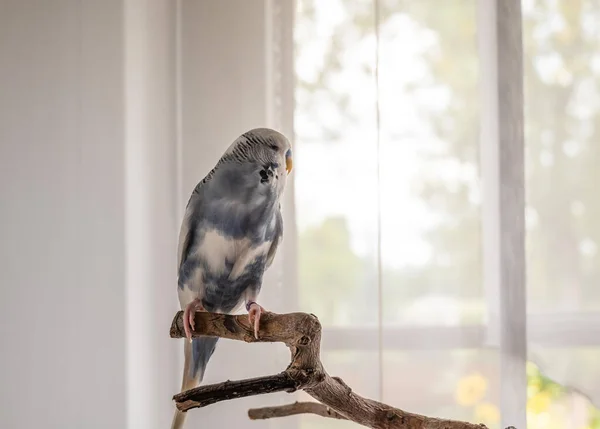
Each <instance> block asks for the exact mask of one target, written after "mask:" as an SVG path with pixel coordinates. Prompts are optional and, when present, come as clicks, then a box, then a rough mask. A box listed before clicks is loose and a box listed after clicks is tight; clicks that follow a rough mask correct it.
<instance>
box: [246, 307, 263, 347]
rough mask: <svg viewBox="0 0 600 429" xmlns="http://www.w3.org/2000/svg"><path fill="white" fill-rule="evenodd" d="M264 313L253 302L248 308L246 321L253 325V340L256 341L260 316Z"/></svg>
mask: <svg viewBox="0 0 600 429" xmlns="http://www.w3.org/2000/svg"><path fill="white" fill-rule="evenodd" d="M264 311H265V309H264V308H262V307H261V306H260V305H258V304H257V303H255V302H253V303H251V304H250V306H249V308H248V320H249V321H250V324H251V325H254V338H256V339H257V340H258V329H259V327H260V315H261V314H262V313H263V312H264Z"/></svg>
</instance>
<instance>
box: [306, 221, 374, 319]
mask: <svg viewBox="0 0 600 429" xmlns="http://www.w3.org/2000/svg"><path fill="white" fill-rule="evenodd" d="M299 246H300V249H299V252H298V254H299V261H298V264H299V275H300V284H301V285H302V289H301V290H300V301H301V307H302V308H303V309H305V311H309V312H313V313H315V314H318V315H319V319H320V320H321V321H322V322H323V323H324V324H332V323H334V322H335V321H336V318H339V317H340V312H341V311H343V305H340V303H341V304H344V303H349V301H350V300H351V299H352V298H353V297H354V293H355V292H356V291H357V288H358V285H359V284H362V283H363V282H362V280H361V273H362V265H363V264H362V261H361V260H360V258H359V257H358V256H357V255H356V254H354V252H353V251H352V249H351V248H350V232H349V230H348V225H347V223H346V219H345V218H343V217H332V218H327V219H325V220H324V221H323V223H321V224H320V225H318V226H316V227H312V228H308V229H307V230H306V231H304V232H303V233H302V234H300V237H299Z"/></svg>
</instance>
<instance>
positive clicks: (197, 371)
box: [171, 128, 292, 429]
mask: <svg viewBox="0 0 600 429" xmlns="http://www.w3.org/2000/svg"><path fill="white" fill-rule="evenodd" d="M291 169H292V149H291V144H290V142H289V141H288V139H287V138H286V137H285V136H284V135H282V134H281V133H279V132H277V131H274V130H271V129H267V128H257V129H254V130H251V131H248V132H246V133H245V134H243V135H241V136H240V137H239V138H237V139H236V140H235V141H234V142H233V143H232V144H231V146H229V148H228V149H227V151H226V152H225V153H224V154H223V156H222V157H221V159H220V160H219V161H218V163H217V165H216V166H215V167H214V168H213V169H212V170H211V171H210V172H209V173H208V175H207V176H206V177H205V178H204V179H203V180H202V181H201V182H200V183H198V185H197V186H196V188H195V189H194V191H193V192H192V195H191V197H190V199H189V201H188V204H187V207H186V211H185V215H184V218H183V222H182V225H181V231H180V233H179V248H178V257H177V259H178V288H177V291H178V294H179V303H180V305H181V308H182V309H183V310H184V315H183V324H184V328H185V333H186V337H187V339H186V340H185V345H184V351H185V365H184V370H183V381H182V385H181V389H182V391H183V390H188V389H191V388H194V387H196V386H197V385H198V384H199V383H200V382H201V381H202V378H203V376H204V370H205V368H206V364H207V363H208V360H209V359H210V357H211V355H212V354H213V352H214V350H215V346H216V344H217V338H212V337H201V338H194V339H192V338H191V330H193V329H194V313H195V312H196V311H209V312H219V313H232V312H233V311H235V310H236V309H237V308H238V307H240V306H241V305H242V304H245V307H246V311H247V312H248V317H249V320H250V323H251V324H253V326H254V335H255V336H256V337H257V338H258V331H259V323H260V316H261V313H262V312H263V311H264V309H263V308H262V307H261V306H260V305H259V304H258V303H257V298H258V293H259V291H260V288H261V283H262V277H263V273H264V272H265V270H266V269H267V268H268V267H269V266H270V265H271V263H272V262H273V258H274V256H275V252H276V250H277V246H278V244H279V242H280V241H281V239H282V235H283V220H282V216H281V206H280V201H281V198H282V195H283V190H284V188H285V183H286V179H287V175H288V174H289V173H290V171H291ZM184 420H185V413H182V412H180V411H176V413H175V417H174V418H173V424H172V426H171V428H172V429H180V428H181V427H182V426H183V423H184Z"/></svg>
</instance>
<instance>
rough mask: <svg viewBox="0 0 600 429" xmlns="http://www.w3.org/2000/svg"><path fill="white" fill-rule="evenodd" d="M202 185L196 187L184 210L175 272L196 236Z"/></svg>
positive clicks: (183, 260)
mask: <svg viewBox="0 0 600 429" xmlns="http://www.w3.org/2000/svg"><path fill="white" fill-rule="evenodd" d="M203 184H204V183H203V182H200V183H198V185H196V188H195V189H194V192H193V193H192V195H191V196H190V199H189V200H188V203H187V206H186V208H185V214H184V216H183V220H182V222H181V229H180V230H179V244H178V246H177V270H180V269H181V265H182V264H183V263H184V262H185V259H186V257H187V255H188V253H189V251H190V249H191V248H192V247H193V244H194V238H195V236H196V234H195V230H196V227H197V225H196V224H195V222H197V220H198V216H197V214H198V211H199V210H200V209H201V208H202V205H203V202H202V192H200V190H201V188H202V185H203Z"/></svg>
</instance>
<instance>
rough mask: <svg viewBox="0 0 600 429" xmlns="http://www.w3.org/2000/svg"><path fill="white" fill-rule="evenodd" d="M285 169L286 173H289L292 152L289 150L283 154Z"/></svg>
mask: <svg viewBox="0 0 600 429" xmlns="http://www.w3.org/2000/svg"><path fill="white" fill-rule="evenodd" d="M285 169H286V170H287V172H288V174H290V172H291V171H292V152H291V151H289V150H288V151H287V153H286V154H285Z"/></svg>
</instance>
